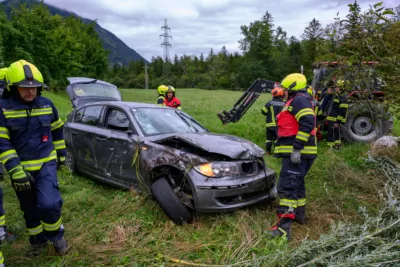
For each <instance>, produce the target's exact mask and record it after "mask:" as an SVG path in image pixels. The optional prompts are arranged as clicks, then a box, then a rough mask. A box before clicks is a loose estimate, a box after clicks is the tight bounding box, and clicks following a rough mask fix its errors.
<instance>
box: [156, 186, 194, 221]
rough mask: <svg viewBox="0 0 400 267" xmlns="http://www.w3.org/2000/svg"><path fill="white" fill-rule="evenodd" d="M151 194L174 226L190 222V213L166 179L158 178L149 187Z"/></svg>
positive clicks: (191, 218)
mask: <svg viewBox="0 0 400 267" xmlns="http://www.w3.org/2000/svg"><path fill="white" fill-rule="evenodd" d="M151 193H152V195H153V197H154V199H155V200H156V202H158V204H159V205H160V207H161V208H162V209H163V210H164V212H165V214H166V215H167V216H168V218H169V219H171V220H172V221H173V222H174V223H175V224H176V225H183V224H185V223H191V222H192V220H193V216H192V213H191V212H190V211H189V210H188V209H187V208H186V207H185V205H183V203H182V202H181V200H180V199H179V198H178V196H177V195H176V194H175V192H174V190H173V189H172V187H171V185H170V184H169V183H168V181H167V179H165V178H160V179H158V180H157V181H155V182H154V183H153V184H152V185H151Z"/></svg>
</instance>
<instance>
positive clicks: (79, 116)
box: [74, 108, 85, 122]
mask: <svg viewBox="0 0 400 267" xmlns="http://www.w3.org/2000/svg"><path fill="white" fill-rule="evenodd" d="M84 111H85V109H84V108H82V109H80V110H77V111H76V112H75V117H74V122H82V117H83V112H84Z"/></svg>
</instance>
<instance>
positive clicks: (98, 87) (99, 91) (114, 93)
mask: <svg viewBox="0 0 400 267" xmlns="http://www.w3.org/2000/svg"><path fill="white" fill-rule="evenodd" d="M74 93H75V95H76V96H77V97H91V96H92V97H93V96H99V97H110V98H114V99H116V100H121V99H122V98H121V94H120V93H119V91H118V89H117V87H115V86H110V85H107V84H101V83H89V84H76V85H75V87H74Z"/></svg>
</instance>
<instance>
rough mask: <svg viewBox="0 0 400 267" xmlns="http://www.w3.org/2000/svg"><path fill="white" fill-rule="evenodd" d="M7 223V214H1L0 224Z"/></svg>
mask: <svg viewBox="0 0 400 267" xmlns="http://www.w3.org/2000/svg"><path fill="white" fill-rule="evenodd" d="M5 224H6V215H3V216H0V226H4V225H5Z"/></svg>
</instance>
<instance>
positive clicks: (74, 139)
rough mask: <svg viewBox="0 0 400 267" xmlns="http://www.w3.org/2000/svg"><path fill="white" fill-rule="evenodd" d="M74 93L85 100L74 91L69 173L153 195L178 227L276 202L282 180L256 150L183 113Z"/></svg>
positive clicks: (68, 130)
mask: <svg viewBox="0 0 400 267" xmlns="http://www.w3.org/2000/svg"><path fill="white" fill-rule="evenodd" d="M76 88H77V90H78V93H79V94H80V95H79V96H78V95H76V94H75V92H74V89H73V88H72V87H70V92H69V95H70V97H71V95H73V97H72V98H71V101H73V99H74V100H75V101H76V100H77V99H79V101H78V102H82V103H84V104H82V105H77V106H75V108H74V110H73V111H72V112H71V113H70V114H69V115H68V117H67V120H66V122H65V127H64V135H65V141H66V146H67V157H66V165H67V167H68V168H69V169H70V170H71V171H76V172H77V173H80V174H83V175H84V176H87V177H90V178H93V179H96V180H99V181H102V182H105V183H108V184H110V185H113V186H116V187H119V188H123V189H128V190H130V189H134V190H137V191H139V192H142V193H147V194H150V195H151V196H152V198H153V199H154V200H155V201H156V202H157V203H158V204H159V206H160V207H161V208H162V209H163V211H164V212H165V214H166V215H167V216H168V217H169V219H171V220H172V221H173V222H174V223H175V224H177V225H182V224H184V223H190V222H191V221H192V220H193V217H194V215H195V214H196V213H213V212H225V211H234V210H236V209H239V208H243V207H247V206H250V205H254V204H256V203H260V202H263V201H272V200H274V199H275V198H276V197H277V193H276V186H275V183H276V172H275V171H273V170H272V169H270V168H268V167H267V165H266V163H265V161H264V158H263V155H264V150H263V149H262V148H260V147H259V146H257V145H256V144H254V143H252V142H250V141H248V140H245V139H243V138H239V137H237V136H232V135H227V134H217V133H212V132H210V131H209V130H207V129H206V128H205V127H204V126H202V125H201V124H200V123H199V122H198V121H196V120H195V119H194V118H192V117H191V116H190V115H188V114H187V113H185V112H183V111H181V110H176V109H172V108H169V107H161V106H157V105H153V104H144V103H135V102H123V101H120V100H118V99H116V96H118V95H119V94H117V93H115V94H110V92H107V94H108V96H107V95H105V94H104V95H102V96H101V95H100V93H99V92H98V95H97V96H98V97H102V101H98V100H96V101H89V100H88V99H86V100H84V99H82V98H85V96H86V97H88V98H89V97H91V96H93V93H90V92H88V93H87V94H86V91H85V88H83V87H79V86H78V87H76ZM115 90H118V89H116V88H115ZM103 92H105V91H103ZM107 97H108V98H109V99H108V100H107Z"/></svg>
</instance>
